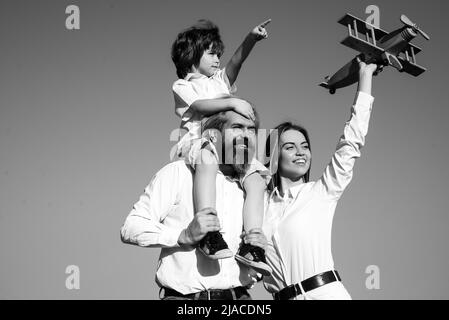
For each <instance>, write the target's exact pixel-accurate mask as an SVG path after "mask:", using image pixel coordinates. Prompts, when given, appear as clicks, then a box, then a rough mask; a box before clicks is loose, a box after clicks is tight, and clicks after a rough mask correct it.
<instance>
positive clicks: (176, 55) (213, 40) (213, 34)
mask: <svg viewBox="0 0 449 320" xmlns="http://www.w3.org/2000/svg"><path fill="white" fill-rule="evenodd" d="M211 44H212V50H213V51H214V53H216V54H217V55H218V57H221V55H222V54H223V51H224V44H223V42H222V41H221V37H220V32H219V30H218V27H217V26H216V25H215V24H214V23H213V22H211V21H209V20H204V19H202V20H198V22H197V23H196V24H194V25H193V26H191V27H190V28H187V29H186V30H184V31H182V32H180V33H179V34H178V36H177V37H176V40H175V42H173V45H172V49H171V58H172V60H173V63H174V64H175V66H176V74H177V75H178V77H179V78H180V79H183V78H185V76H186V75H187V74H188V73H189V71H190V69H191V67H192V66H196V67H197V66H198V65H199V63H200V59H201V57H202V56H203V53H204V51H206V50H207V49H209V47H210V45H211Z"/></svg>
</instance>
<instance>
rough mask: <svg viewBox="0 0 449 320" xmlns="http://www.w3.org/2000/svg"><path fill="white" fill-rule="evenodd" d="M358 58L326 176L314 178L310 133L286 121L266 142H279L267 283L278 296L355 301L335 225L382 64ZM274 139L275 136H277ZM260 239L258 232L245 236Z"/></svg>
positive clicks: (268, 221) (269, 212)
mask: <svg viewBox="0 0 449 320" xmlns="http://www.w3.org/2000/svg"><path fill="white" fill-rule="evenodd" d="M358 62H359V84H358V92H357V94H356V99H355V103H354V106H353V108H352V112H351V118H350V120H349V121H348V122H347V123H346V126H345V128H344V133H343V136H342V137H341V138H340V141H339V143H338V145H337V150H336V152H335V154H334V155H333V157H332V160H331V161H330V163H329V165H328V166H327V167H326V169H325V170H324V173H323V174H322V176H321V177H320V178H319V179H318V180H317V181H313V182H309V172H310V165H311V162H312V153H311V150H310V140H309V136H308V134H307V131H306V130H305V129H303V128H302V127H300V126H297V125H294V124H291V123H283V124H281V125H279V126H278V127H276V129H277V131H273V133H272V134H274V135H275V137H273V136H271V137H270V138H269V140H267V144H268V143H269V141H273V140H275V141H277V143H275V148H274V149H275V150H274V152H272V157H271V161H270V168H271V169H272V170H273V171H272V172H276V173H275V174H274V175H273V177H272V186H271V187H272V188H271V190H270V193H269V197H268V204H267V209H266V213H265V220H264V230H263V231H264V233H265V235H266V237H267V239H268V246H267V247H266V256H267V260H268V264H269V265H270V266H271V268H272V269H273V273H272V276H271V277H265V279H264V281H265V287H266V289H267V290H268V291H269V292H270V293H272V294H273V296H274V298H275V299H280V300H287V299H295V300H307V299H351V296H350V295H349V293H348V292H347V290H346V289H345V287H344V286H343V284H342V282H341V278H340V277H339V275H338V272H336V271H335V270H334V262H333V259H332V253H331V228H332V219H333V216H334V212H335V208H336V206H337V202H338V200H339V198H340V197H341V195H342V193H343V191H344V189H345V188H346V186H347V185H348V184H349V182H350V181H351V178H352V170H353V167H354V162H355V159H356V158H358V157H360V148H361V147H362V146H363V145H364V142H365V136H366V134H367V131H368V122H369V118H370V114H371V108H372V103H373V100H374V98H373V97H372V96H371V81H372V76H373V73H374V72H375V70H376V68H377V66H376V65H374V64H370V65H366V64H365V63H364V62H362V61H360V59H358ZM273 138H274V139H273ZM251 239H252V240H254V241H256V240H255V239H256V236H255V235H254V236H253V238H251V235H248V236H247V237H246V240H247V241H250V242H251Z"/></svg>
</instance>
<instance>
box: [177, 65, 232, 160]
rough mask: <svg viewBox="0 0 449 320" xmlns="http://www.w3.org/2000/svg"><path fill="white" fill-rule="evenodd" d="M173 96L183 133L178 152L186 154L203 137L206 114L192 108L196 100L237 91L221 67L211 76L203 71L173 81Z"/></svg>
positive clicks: (217, 96) (216, 97)
mask: <svg viewBox="0 0 449 320" xmlns="http://www.w3.org/2000/svg"><path fill="white" fill-rule="evenodd" d="M172 89H173V96H174V99H175V113H176V115H178V116H179V117H180V118H181V126H180V128H181V129H182V131H183V132H182V133H183V134H184V135H183V136H182V137H181V139H180V140H179V142H178V145H177V146H178V154H180V155H181V156H186V154H187V152H188V150H189V149H190V147H191V145H192V144H193V141H194V140H197V139H199V138H201V124H202V121H203V120H204V116H203V115H202V114H201V113H199V112H196V111H195V110H193V109H192V108H190V106H191V105H192V103H194V102H195V101H196V100H203V99H218V98H223V97H227V96H229V95H230V94H234V93H235V92H236V91H237V87H236V85H235V83H234V85H232V86H231V84H230V83H229V79H228V76H227V75H226V69H220V70H218V71H217V72H215V73H214V74H213V75H212V76H211V77H206V76H205V75H203V74H201V73H189V74H187V76H186V77H185V78H184V79H178V80H176V81H175V82H174V83H173V87H172Z"/></svg>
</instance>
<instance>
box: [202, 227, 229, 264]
mask: <svg viewBox="0 0 449 320" xmlns="http://www.w3.org/2000/svg"><path fill="white" fill-rule="evenodd" d="M198 249H199V250H200V252H201V253H203V254H204V255H205V256H206V257H208V258H209V259H212V260H218V259H226V258H230V257H232V256H233V255H234V254H233V253H232V251H231V250H230V249H229V248H228V245H227V243H226V241H224V239H223V236H222V235H221V233H220V232H218V231H213V232H208V233H207V234H206V235H205V236H204V238H203V239H201V241H200V246H199V248H198Z"/></svg>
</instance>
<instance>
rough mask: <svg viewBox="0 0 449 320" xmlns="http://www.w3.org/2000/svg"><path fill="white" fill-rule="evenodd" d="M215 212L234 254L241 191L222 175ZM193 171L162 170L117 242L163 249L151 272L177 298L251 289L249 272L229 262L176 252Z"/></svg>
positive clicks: (189, 210)
mask: <svg viewBox="0 0 449 320" xmlns="http://www.w3.org/2000/svg"><path fill="white" fill-rule="evenodd" d="M216 188H217V191H216V192H217V193H216V210H217V214H218V218H219V220H220V226H221V228H222V229H221V233H222V235H223V238H224V240H225V241H226V243H227V244H228V246H229V249H231V250H232V251H233V252H234V253H236V252H237V250H238V247H239V245H240V241H241V238H240V235H241V233H242V226H243V218H242V210H243V202H244V197H243V191H242V189H241V188H240V187H239V185H238V182H237V181H236V180H233V179H230V178H228V177H226V176H224V175H223V174H221V173H219V174H217V179H216ZM192 190H193V171H191V169H190V167H189V166H188V165H187V164H186V163H185V162H184V161H182V160H179V161H176V162H172V163H170V164H168V165H166V166H165V167H164V168H162V169H161V170H160V171H159V172H158V173H157V174H156V175H155V176H154V177H153V179H152V181H151V182H150V184H149V185H148V186H147V187H146V188H145V191H144V193H143V194H142V195H141V196H140V199H139V201H138V202H137V203H136V204H135V205H134V207H133V209H132V210H131V212H130V213H129V215H128V217H127V218H126V220H125V223H124V225H123V226H122V228H121V236H122V240H123V241H124V242H127V243H131V244H136V245H139V246H142V247H156V248H162V249H161V254H160V258H159V263H158V266H157V272H156V281H157V283H158V284H159V285H160V286H164V287H168V288H171V289H174V290H176V291H178V292H181V293H182V294H189V293H195V292H199V291H203V290H207V289H229V288H234V287H239V286H249V285H252V284H253V283H254V279H253V278H252V277H251V276H250V274H249V273H250V272H249V269H248V268H246V267H244V266H241V265H240V264H238V263H237V261H236V260H235V259H234V258H233V257H232V258H228V259H222V260H216V261H213V260H210V259H209V258H207V257H205V256H204V255H202V254H201V253H200V252H199V251H198V250H197V249H195V248H194V247H187V248H184V247H180V246H179V244H178V239H179V235H180V233H181V231H182V230H183V229H185V228H187V226H188V225H189V223H190V222H191V221H192V219H193V217H194V211H193V192H192Z"/></svg>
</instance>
